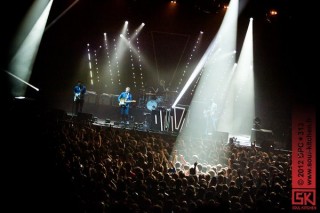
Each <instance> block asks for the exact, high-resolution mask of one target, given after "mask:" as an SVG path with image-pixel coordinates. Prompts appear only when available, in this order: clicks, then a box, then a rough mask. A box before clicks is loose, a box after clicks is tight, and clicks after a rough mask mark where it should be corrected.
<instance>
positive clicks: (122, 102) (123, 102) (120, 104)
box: [119, 98, 136, 106]
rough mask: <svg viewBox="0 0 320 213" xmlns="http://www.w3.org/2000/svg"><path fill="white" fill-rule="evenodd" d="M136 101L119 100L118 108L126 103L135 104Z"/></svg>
mask: <svg viewBox="0 0 320 213" xmlns="http://www.w3.org/2000/svg"><path fill="white" fill-rule="evenodd" d="M135 102H136V100H126V99H125V98H121V99H120V102H119V106H125V105H126V103H135Z"/></svg>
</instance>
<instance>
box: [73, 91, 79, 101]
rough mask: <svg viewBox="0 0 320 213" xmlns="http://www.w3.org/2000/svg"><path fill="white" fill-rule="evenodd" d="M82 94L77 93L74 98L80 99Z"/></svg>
mask: <svg viewBox="0 0 320 213" xmlns="http://www.w3.org/2000/svg"><path fill="white" fill-rule="evenodd" d="M80 95H81V93H75V94H74V99H73V100H74V101H76V100H79V99H80Z"/></svg>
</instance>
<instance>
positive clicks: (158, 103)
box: [139, 90, 178, 111]
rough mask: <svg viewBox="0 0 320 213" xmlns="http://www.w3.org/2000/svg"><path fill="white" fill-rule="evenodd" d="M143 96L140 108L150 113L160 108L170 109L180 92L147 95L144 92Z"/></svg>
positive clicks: (150, 93)
mask: <svg viewBox="0 0 320 213" xmlns="http://www.w3.org/2000/svg"><path fill="white" fill-rule="evenodd" d="M142 91H143V92H142V96H141V98H140V100H141V101H140V102H139V103H140V105H141V106H140V107H141V108H146V109H148V110H149V111H152V110H156V109H158V108H168V107H170V104H172V103H171V102H172V101H173V98H175V96H176V94H177V93H178V92H176V91H165V92H163V93H160V94H157V93H152V92H147V93H145V92H144V90H142Z"/></svg>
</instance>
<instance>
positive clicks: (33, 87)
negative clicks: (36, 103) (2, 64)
mask: <svg viewBox="0 0 320 213" xmlns="http://www.w3.org/2000/svg"><path fill="white" fill-rule="evenodd" d="M4 71H5V72H6V73H8V74H9V75H10V76H12V77H14V78H16V79H18V80H19V81H21V82H23V83H24V84H26V85H28V86H29V87H31V88H32V89H34V90H36V91H39V88H37V87H35V86H33V85H31V84H29V83H28V82H26V81H24V80H23V79H21V78H19V77H18V76H16V75H14V74H12V73H10V72H8V71H7V70H4Z"/></svg>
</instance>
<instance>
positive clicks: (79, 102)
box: [73, 81, 87, 114]
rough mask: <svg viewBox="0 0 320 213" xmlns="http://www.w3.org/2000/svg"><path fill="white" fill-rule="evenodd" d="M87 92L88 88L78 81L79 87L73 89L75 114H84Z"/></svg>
mask: <svg viewBox="0 0 320 213" xmlns="http://www.w3.org/2000/svg"><path fill="white" fill-rule="evenodd" d="M86 92H87V88H86V86H85V85H84V84H82V82H81V81H78V83H77V85H76V86H74V88H73V93H74V97H73V101H74V104H75V114H78V113H79V112H82V108H83V104H84V96H85V94H86Z"/></svg>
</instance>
